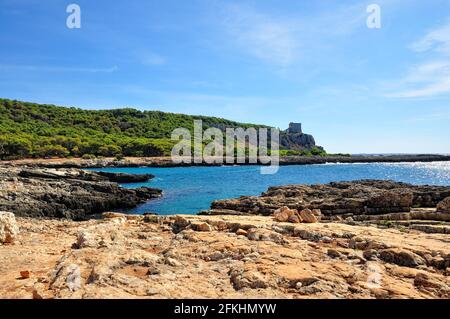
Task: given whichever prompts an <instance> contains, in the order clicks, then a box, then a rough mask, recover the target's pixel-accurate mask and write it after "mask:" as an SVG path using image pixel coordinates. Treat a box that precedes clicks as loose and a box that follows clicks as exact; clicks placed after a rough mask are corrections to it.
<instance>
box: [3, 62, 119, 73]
mask: <svg viewBox="0 0 450 319" xmlns="http://www.w3.org/2000/svg"><path fill="white" fill-rule="evenodd" d="M0 70H2V71H8V70H13V71H14V70H21V71H41V72H81V73H113V72H116V71H118V70H119V68H118V67H117V66H112V67H109V68H84V67H59V66H39V65H17V64H0Z"/></svg>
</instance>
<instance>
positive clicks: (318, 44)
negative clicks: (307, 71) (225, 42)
mask: <svg viewBox="0 0 450 319" xmlns="http://www.w3.org/2000/svg"><path fill="white" fill-rule="evenodd" d="M222 9H223V12H224V14H223V16H221V17H220V18H221V19H222V26H223V29H224V30H225V32H226V34H227V35H228V37H229V39H231V41H232V42H234V43H235V44H236V45H237V46H238V47H239V48H240V49H241V50H243V51H244V52H246V53H247V54H250V55H252V56H254V57H256V58H258V59H259V60H262V61H264V62H266V63H269V64H272V65H275V66H278V67H281V68H286V67H288V66H291V65H293V64H295V63H296V62H298V61H300V59H301V58H306V57H307V56H311V55H314V54H315V53H317V50H319V51H320V52H323V50H324V47H330V45H332V43H333V42H334V40H336V37H339V36H341V37H345V36H347V35H348V34H350V33H352V32H353V31H355V30H356V29H357V28H365V27H366V25H365V20H364V19H365V17H366V11H365V6H364V5H363V4H356V5H345V6H339V7H337V8H336V7H330V10H329V11H325V12H323V11H322V12H320V13H317V14H308V15H305V14H303V15H302V13H301V12H299V13H290V14H284V15H283V14H279V15H277V14H274V13H273V12H264V11H261V10H258V9H256V8H255V7H252V6H249V5H241V4H239V5H238V4H231V5H225V6H224V7H222ZM331 38H333V39H331Z"/></svg>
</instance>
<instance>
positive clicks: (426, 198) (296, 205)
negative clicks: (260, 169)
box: [203, 180, 450, 218]
mask: <svg viewBox="0 0 450 319" xmlns="http://www.w3.org/2000/svg"><path fill="white" fill-rule="evenodd" d="M449 195H450V187H448V186H415V185H411V184H406V183H399V182H394V181H379V180H361V181H352V182H332V183H329V184H325V185H288V186H277V187H270V188H269V189H268V190H267V192H265V193H263V194H262V195H261V196H259V197H257V196H245V197H240V198H237V199H226V200H218V201H214V202H213V203H212V205H211V214H216V212H218V211H219V212H220V211H226V212H227V214H232V211H235V212H236V214H239V215H241V214H255V215H272V214H273V213H274V211H275V210H277V209H278V208H280V207H283V206H287V207H289V208H291V209H297V210H299V211H300V210H303V209H320V210H321V212H322V214H323V215H324V217H325V218H331V217H332V216H335V215H341V216H344V217H349V216H354V215H358V216H359V215H361V216H363V215H364V216H370V215H381V214H390V213H402V212H409V211H411V209H412V208H418V207H436V205H437V204H438V203H439V202H440V201H442V200H443V199H444V198H445V197H448V196H449ZM203 214H207V212H203Z"/></svg>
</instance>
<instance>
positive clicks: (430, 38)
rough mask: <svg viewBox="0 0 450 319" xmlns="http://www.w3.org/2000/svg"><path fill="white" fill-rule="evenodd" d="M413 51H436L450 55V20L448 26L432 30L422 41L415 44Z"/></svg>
mask: <svg viewBox="0 0 450 319" xmlns="http://www.w3.org/2000/svg"><path fill="white" fill-rule="evenodd" d="M411 49H412V50H414V51H416V52H426V51H430V50H434V51H436V52H440V53H443V54H447V55H450V20H449V21H448V22H447V24H445V25H443V26H441V27H439V28H436V29H434V30H431V31H430V32H428V33H427V34H426V35H425V36H424V37H423V38H422V39H420V40H419V41H416V42H414V43H413V44H412V45H411Z"/></svg>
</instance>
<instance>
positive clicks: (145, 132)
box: [0, 99, 261, 159]
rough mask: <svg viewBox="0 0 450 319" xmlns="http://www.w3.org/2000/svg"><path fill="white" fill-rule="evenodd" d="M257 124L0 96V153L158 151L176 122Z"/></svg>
mask: <svg viewBox="0 0 450 319" xmlns="http://www.w3.org/2000/svg"><path fill="white" fill-rule="evenodd" d="M194 120H202V121H203V128H204V129H206V128H208V127H217V128H220V129H223V128H225V127H243V128H247V127H252V126H253V127H261V126H258V125H252V124H244V123H238V122H234V121H229V120H225V119H221V118H215V117H206V116H191V115H184V114H173V113H165V112H160V111H139V110H135V109H131V108H123V109H114V110H95V111H94V110H83V109H78V108H73V107H71V108H67V107H60V106H54V105H47V104H36V103H28V102H21V101H15V100H8V99H0V159H17V158H30V157H39V158H43V157H69V156H73V157H81V156H84V157H90V156H162V155H168V154H170V150H171V149H172V147H173V145H174V143H175V142H173V141H171V139H170V136H171V133H172V131H173V130H174V129H175V128H178V127H185V128H188V129H190V130H191V131H192V130H193V121H194Z"/></svg>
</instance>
